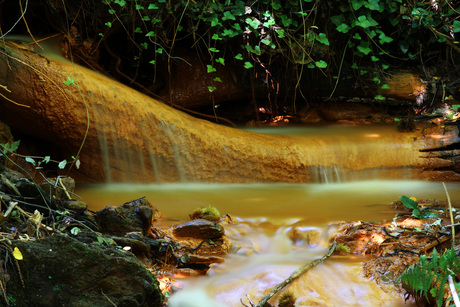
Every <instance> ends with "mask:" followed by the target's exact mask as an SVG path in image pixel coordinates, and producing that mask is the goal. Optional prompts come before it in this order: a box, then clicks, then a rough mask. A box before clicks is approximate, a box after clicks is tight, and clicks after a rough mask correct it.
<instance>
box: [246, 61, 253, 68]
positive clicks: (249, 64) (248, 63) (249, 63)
mask: <svg viewBox="0 0 460 307" xmlns="http://www.w3.org/2000/svg"><path fill="white" fill-rule="evenodd" d="M253 67H254V65H252V64H251V62H244V68H246V69H249V68H253Z"/></svg>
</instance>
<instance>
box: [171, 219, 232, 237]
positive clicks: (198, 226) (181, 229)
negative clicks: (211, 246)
mask: <svg viewBox="0 0 460 307" xmlns="http://www.w3.org/2000/svg"><path fill="white" fill-rule="evenodd" d="M173 234H174V235H175V236H177V237H192V238H197V239H217V238H221V237H222V236H223V235H224V228H223V227H222V226H221V225H219V224H217V223H216V222H212V221H208V220H204V219H196V220H192V221H188V222H185V223H182V224H179V225H177V226H175V227H174V229H173Z"/></svg>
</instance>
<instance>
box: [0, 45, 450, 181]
mask: <svg viewBox="0 0 460 307" xmlns="http://www.w3.org/2000/svg"><path fill="white" fill-rule="evenodd" d="M0 85H1V87H0V120H2V121H4V122H5V123H7V124H8V125H9V126H10V127H11V129H12V130H13V132H15V133H21V134H23V135H27V136H32V137H33V138H36V139H37V140H39V142H42V143H43V144H46V146H47V147H46V150H48V151H49V152H48V155H54V154H58V155H61V157H52V158H55V159H61V158H67V159H68V160H71V158H70V157H71V156H74V157H75V158H78V159H80V161H81V165H82V166H81V168H80V169H78V170H77V169H76V168H75V167H74V168H73V169H72V173H71V175H72V176H74V177H75V178H76V179H77V180H79V181H80V182H81V181H87V182H95V181H104V180H105V181H137V182H139V181H140V182H175V181H194V182H311V181H314V180H315V177H318V166H321V167H324V168H326V169H327V168H329V169H332V168H337V167H340V168H342V169H345V170H357V171H362V170H366V169H390V170H392V169H394V170H401V169H403V170H404V169H406V170H407V169H410V172H411V175H410V178H417V179H431V180H440V178H442V180H444V181H452V180H456V179H457V177H456V176H455V173H454V172H452V171H450V170H448V171H447V172H444V173H443V174H441V175H439V174H436V172H434V173H433V172H432V170H433V169H436V168H439V167H440V166H439V165H443V166H446V165H448V164H449V163H451V162H450V161H447V162H446V160H444V159H442V158H438V157H433V158H432V157H421V156H420V152H419V149H420V148H421V147H422V145H423V144H424V142H425V139H424V138H423V137H420V133H418V132H413V133H399V134H392V135H391V136H385V135H382V136H381V137H380V138H377V139H376V140H375V144H373V146H371V148H370V149H369V151H366V152H363V153H360V152H358V150H357V148H356V147H355V148H348V147H347V146H348V145H349V144H342V143H343V141H342V140H341V139H340V138H333V139H332V140H329V141H327V142H326V141H325V140H323V139H321V138H302V139H299V138H293V137H286V136H273V135H263V134H258V133H252V132H248V131H242V130H238V129H233V128H229V127H224V126H220V125H216V124H213V123H210V122H207V121H204V120H199V119H196V118H194V117H191V116H189V115H187V114H184V113H182V112H180V111H177V110H174V109H172V108H170V107H168V106H166V105H164V104H163V103H161V102H159V101H156V100H155V99H152V98H149V97H147V96H145V95H143V94H141V93H139V92H137V91H135V90H133V89H131V88H129V87H127V86H125V85H122V84H120V83H118V82H116V81H114V80H112V79H110V78H108V77H106V76H103V75H101V74H99V73H96V72H94V71H90V70H88V69H85V68H83V67H80V66H78V65H75V64H73V63H71V62H69V61H66V60H65V59H55V60H53V59H50V58H48V57H45V56H42V55H38V54H35V53H33V52H32V51H30V50H28V49H22V48H20V47H18V46H15V45H12V44H9V43H7V44H5V45H3V46H2V47H1V48H0ZM457 135H458V132H457V129H456V128H453V127H452V128H451V130H447V132H446V133H444V135H443V137H445V138H450V139H451V141H450V142H451V143H452V142H455V138H456V137H457ZM457 139H458V137H457ZM390 140H391V142H398V144H400V145H399V147H398V150H397V152H395V150H394V149H392V148H389V146H388V142H389V141H390ZM414 140H416V141H414ZM435 141H438V143H439V140H435ZM39 142H37V143H39ZM443 142H444V143H446V142H449V140H448V139H446V140H443ZM385 178H386V179H392V178H397V179H400V178H401V172H395V173H391V172H390V173H388V174H386V177H385ZM410 178H409V179H410Z"/></svg>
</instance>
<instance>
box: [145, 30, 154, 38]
mask: <svg viewBox="0 0 460 307" xmlns="http://www.w3.org/2000/svg"><path fill="white" fill-rule="evenodd" d="M145 36H147V37H150V36H155V32H153V31H149V33H147V34H145Z"/></svg>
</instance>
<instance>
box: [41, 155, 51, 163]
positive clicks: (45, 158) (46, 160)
mask: <svg viewBox="0 0 460 307" xmlns="http://www.w3.org/2000/svg"><path fill="white" fill-rule="evenodd" d="M50 160H51V157H50V156H45V157H44V158H43V161H42V162H45V163H48V162H50Z"/></svg>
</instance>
